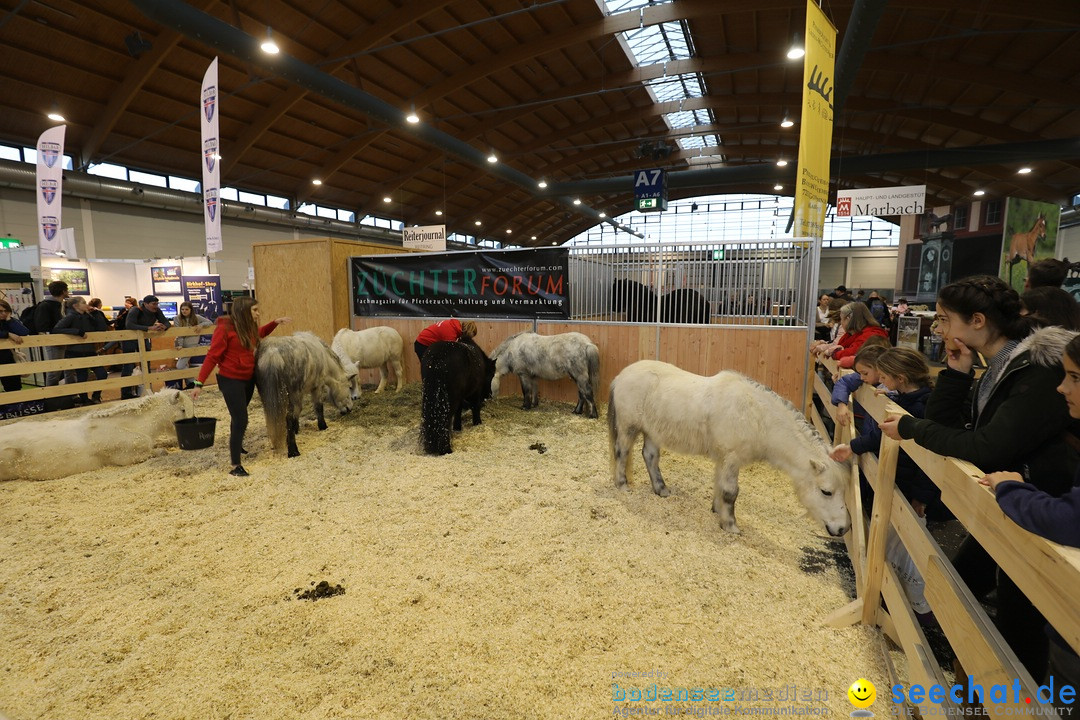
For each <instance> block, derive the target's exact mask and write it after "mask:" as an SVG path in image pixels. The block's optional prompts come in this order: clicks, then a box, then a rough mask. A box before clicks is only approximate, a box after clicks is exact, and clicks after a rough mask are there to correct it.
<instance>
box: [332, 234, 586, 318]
mask: <svg viewBox="0 0 1080 720" xmlns="http://www.w3.org/2000/svg"><path fill="white" fill-rule="evenodd" d="M568 261H569V253H568V252H567V250H566V248H541V249H535V250H489V251H484V252H480V251H468V252H447V253H423V254H410V255H368V256H364V257H354V258H351V259H350V262H351V267H350V273H349V274H350V276H351V277H352V292H353V314H354V315H360V316H371V315H406V316H434V317H446V316H449V315H462V316H471V317H499V318H508V317H509V318H560V319H566V318H569V317H570V301H569V287H568V285H569V282H568V275H569V273H568V272H567V265H568Z"/></svg>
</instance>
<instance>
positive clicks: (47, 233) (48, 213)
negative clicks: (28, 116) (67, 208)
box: [37, 125, 67, 255]
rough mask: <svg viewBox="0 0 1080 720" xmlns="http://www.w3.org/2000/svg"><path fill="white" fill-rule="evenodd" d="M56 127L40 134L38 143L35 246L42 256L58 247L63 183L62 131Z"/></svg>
mask: <svg viewBox="0 0 1080 720" xmlns="http://www.w3.org/2000/svg"><path fill="white" fill-rule="evenodd" d="M65 130H67V126H65V125H57V126H56V127H52V128H49V129H48V130H46V131H45V132H43V133H41V137H39V138H38V142H37V188H38V193H37V211H38V247H39V248H40V249H41V254H42V255H56V251H57V250H60V249H62V248H61V245H60V205H61V202H60V194H61V191H62V189H63V188H62V187H61V184H62V183H63V181H64V131H65Z"/></svg>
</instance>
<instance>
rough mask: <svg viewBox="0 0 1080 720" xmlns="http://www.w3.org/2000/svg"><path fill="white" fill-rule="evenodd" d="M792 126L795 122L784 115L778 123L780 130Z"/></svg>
mask: <svg viewBox="0 0 1080 720" xmlns="http://www.w3.org/2000/svg"><path fill="white" fill-rule="evenodd" d="M794 124H795V121H794V120H792V119H791V118H789V117H788V116H787V115H785V116H784V119H783V120H781V121H780V127H782V128H789V127H791V126H792V125H794Z"/></svg>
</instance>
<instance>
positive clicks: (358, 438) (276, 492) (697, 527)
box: [0, 384, 885, 720]
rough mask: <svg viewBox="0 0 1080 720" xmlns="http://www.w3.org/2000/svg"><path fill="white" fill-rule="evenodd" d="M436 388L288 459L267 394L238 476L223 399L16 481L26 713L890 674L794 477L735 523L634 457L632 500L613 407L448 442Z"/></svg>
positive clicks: (305, 424) (496, 407)
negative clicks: (662, 491)
mask: <svg viewBox="0 0 1080 720" xmlns="http://www.w3.org/2000/svg"><path fill="white" fill-rule="evenodd" d="M419 404H420V403H419V386H418V385H416V384H413V385H410V386H408V387H407V388H406V389H405V390H404V391H403V392H402V393H400V394H398V395H394V394H392V393H384V394H380V395H373V394H370V393H366V394H365V395H364V396H363V398H362V399H361V401H360V403H359V405H358V407H357V408H356V409H355V410H354V411H353V413H352V414H351V415H350V416H347V417H344V418H340V419H337V418H328V420H329V422H330V429H329V430H328V431H326V432H323V433H319V432H317V431H315V429H314V419H313V418H311V417H308V418H306V419H304V420H303V421H302V423H301V433H300V435H299V436H298V443H299V446H300V451H301V453H303V454H302V455H301V457H299V458H294V459H288V460H286V459H285V458H284V457H282V456H276V455H273V454H272V453H271V451H270V449H269V447H268V446H267V439H266V435H265V424H264V421H263V419H262V411H261V408H260V407H259V405H258V399H257V398H256V400H255V402H254V403H253V404H252V408H251V410H252V422H251V427H250V429H249V431H248V438H247V442H246V446H247V448H248V449H249V450H251V455H249V456H248V457H247V458H245V466H246V467H247V468H248V470H249V471H250V472H251V476H250V477H248V478H236V477H231V476H229V475H227V474H226V471H227V470H228V451H227V447H226V445H227V439H228V423H227V420H225V418H227V413H226V411H225V408H224V404H223V403H222V401H221V399H220V396H218V395H217V394H216V393H215V392H207V393H205V394H204V396H203V399H201V400H200V403H199V405H200V410H201V411H202V412H204V413H206V414H208V415H212V416H217V417H219V418H222V420H220V421H219V427H218V433H217V443H216V445H215V447H214V448H212V449H208V450H201V451H194V452H182V451H179V450H177V449H175V448H173V449H170V450H169V452H168V453H167V454H165V455H164V456H161V457H155V458H152V459H150V460H148V461H146V462H144V463H142V464H140V465H136V466H133V467H128V468H108V469H104V470H101V471H97V472H90V473H84V474H81V475H77V476H72V477H68V478H65V479H62V480H55V481H48V482H38V483H31V482H18V481H15V482H8V483H3V484H0V714H6V715H7V716H8V717H9V718H11V720H26V719H29V718H65V719H66V718H82V719H89V718H110V720H120V719H122V718H150V717H153V718H259V719H264V718H441V719H446V718H511V717H514V718H554V717H559V718H579V717H581V718H584V717H602V716H605V717H606V716H611V715H612V714H613V712H621V708H626V707H640V706H642V705H643V704H644V703H626V704H624V703H616V702H613V696H614V693H615V692H616V689H615V688H613V683H616V684H617V685H618V686H619V689H622V690H626V689H631V688H634V687H637V688H642V689H645V688H647V687H648V686H649V685H650V684H651V683H652V682H657V683H658V685H660V686H667V687H672V688H678V687H685V688H693V687H705V688H712V687H717V688H732V689H734V690H735V691H736V693H743V692H749V691H750V690H757V691H759V692H761V691H763V690H765V689H771V690H775V689H779V688H782V687H789V688H790V687H791V686H792V685H794V686H796V687H797V688H798V691H799V692H800V693H802V692H803V691H812V692H814V693H816V697H817V698H821V700H820V701H817V702H809V703H808V702H800V703H796V704H797V705H799V706H803V707H808V706H809V707H816V708H819V709H824V710H827V711H829V713H830V714H847V713H849V712H850V710H851V707H850V705H849V704H848V701H847V699H846V696H845V691H846V688H847V686H848V685H849V684H850V683H851V682H852V681H854V680H855V679H856V678H859V677H868V678H871V679H874V680H875V681H876V680H877V679H879V678H881V679H884V677H885V675H884V668H883V665H882V660H881V658H880V656H879V651H878V647H879V644H878V642H877V640H876V639H875V635H874V633H873V632H872V631H870V630H867V629H864V628H848V629H843V630H835V629H831V628H825V627H822V626H821V624H820V621H821V619H822V617H823V616H824V615H825V614H827V613H828V612H829V611H831V610H833V609H835V608H837V607H840V606H842V605H844V604H845V603H846V602H847V601H848V599H849V598H848V596H847V593H846V592H845V589H844V587H843V582H842V578H841V576H840V573H839V571H838V570H837V568H836V566H835V564H834V563H832V562H830V561H828V558H829V557H830V556H831V552H832V551H831V548H832V547H833V544H832V543H833V542H834V541H830V540H827V539H826V538H824V537H823V535H824V531H823V530H822V529H821V528H820V527H817V526H816V525H815V524H814V523H813V522H812V521H811V520H809V519H808V518H805V517H804V516H803V510H802V508H801V506H799V505H798V503H797V501H796V499H795V496H794V493H793V492H792V491H791V488H790V484H789V481H788V480H787V479H786V478H785V477H783V476H782V475H780V474H778V473H777V472H775V471H774V470H773V469H772V468H770V467H768V466H764V465H758V466H754V467H751V468H747V469H746V470H744V471H743V474H742V495H741V496H740V498H739V502H738V507H737V514H738V517H739V523H740V526H741V528H742V530H743V535H741V536H733V535H729V534H726V533H724V532H723V531H721V530H720V529H719V527H718V525H717V522H716V520H715V516H714V515H713V514H712V513H710V512H709V504H710V499H711V494H712V489H711V480H710V478H711V470H712V468H711V465H710V464H709V463H708V461H706V460H704V459H703V458H688V457H682V456H678V455H673V454H669V453H665V454H664V458H663V461H662V464H663V468H664V473H665V478H666V480H667V482H668V486H669V487H670V489H671V492H672V495H671V497H669V498H664V499H661V498H658V497H656V496H654V495H653V494H652V492H651V490H650V489H649V487H648V478H647V475H646V473H645V471H644V467H643V466H642V464H641V460H640V456H635V458H634V471H635V474H634V477H633V478H632V479H631V492H630V493H622V492H620V491H617V490H616V489H615V488H614V486H613V484H612V482H611V480H610V477H609V469H608V459H607V457H608V449H607V438H606V426H605V423H604V421H603V419H601V420H588V419H585V418H581V417H578V416H575V415H572V414H571V413H570V412H569V406H567V405H562V404H548V403H542V404H541V406H540V408H539V409H537V410H533V411H529V412H525V411H522V410H521V409H520V407H519V405H520V400H519V399H511V398H504V399H503V400H501V401H498V402H495V403H489V404H488V405H487V406H486V407H485V409H484V423H483V424H482V425H480V426H478V427H472V426H470V425H469V424H468V419H467V418H468V415H467V414H466V421H465V423H466V426H465V430H464V432H462V433H460V434H455V436H454V440H453V443H454V452H453V454H452V455H448V456H444V457H428V456H424V455H422V454H420V453H419V451H418V449H417V440H418V438H417V434H418V433H417V428H418V424H419ZM530 446H532V449H530ZM540 449H545V452H540ZM320 583H326V584H325V585H320ZM339 586H340V587H339ZM316 589H318V590H319V592H314V590H316ZM334 589H340V590H343V592H342V593H337V592H331V591H332V590H334ZM322 590H327V592H325V593H323V592H322ZM302 596H305V597H308V598H313V599H302ZM650 671H651V672H653V673H654V678H652V679H642V678H633V677H628V676H627V675H628V674H629V673H648V672H650ZM613 674H617V676H616V677H615V678H613ZM879 687H880V685H879ZM880 692H881V690H879V693H880ZM823 694H824V695H826V696H827V699H824V698H823ZM728 704H729V705H730V703H728ZM738 704H740V705H742V706H746V707H748V706H751V705H760V706H762V707H776V708H779V707H781V706H784V705H788V704H790V703H779V702H758V703H754V702H743V703H738ZM666 705H673V704H672V703H666ZM674 705H676V706H678V707H680V709H684V710H685V709H689V710H694V711H700V709H701V708H702V707H703V706H706V709H707V708H708V707H712V708H718V707H719V706H720V705H722V703H717V702H712V703H708V702H706V703H701V702H697V703H682V704H679V703H674ZM653 707H657V708H660V707H661V704H659V703H656V704H653ZM695 708H696V710H695ZM661 712H664V711H663V710H661Z"/></svg>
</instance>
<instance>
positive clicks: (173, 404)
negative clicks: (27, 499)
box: [0, 389, 194, 480]
mask: <svg viewBox="0 0 1080 720" xmlns="http://www.w3.org/2000/svg"><path fill="white" fill-rule="evenodd" d="M192 415H194V409H193V406H192V403H191V398H189V397H188V396H187V395H184V394H183V393H181V392H180V391H178V390H171V389H165V390H161V391H160V392H157V393H154V394H153V395H147V396H145V397H143V398H140V399H138V400H123V401H121V402H119V403H114V404H110V405H108V406H106V407H103V408H101V409H99V410H97V411H95V412H92V413H90V414H88V415H85V414H84V415H79V416H78V417H70V418H52V419H40V420H19V421H18V422H15V423H12V424H10V425H5V426H4V427H3V428H0V480H53V479H56V478H61V477H66V476H68V475H74V474H76V473H81V472H87V471H89V470H97V469H99V468H103V467H110V466H118V465H134V464H135V463H140V462H142V461H144V460H146V459H148V458H149V457H150V456H152V455H153V454H154V453H155V446H157V445H165V444H173V445H174V444H176V433H175V431H174V429H173V422H174V421H176V420H180V419H182V418H189V417H192ZM166 439H167V442H166ZM157 452H164V451H162V450H158V451H157Z"/></svg>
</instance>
